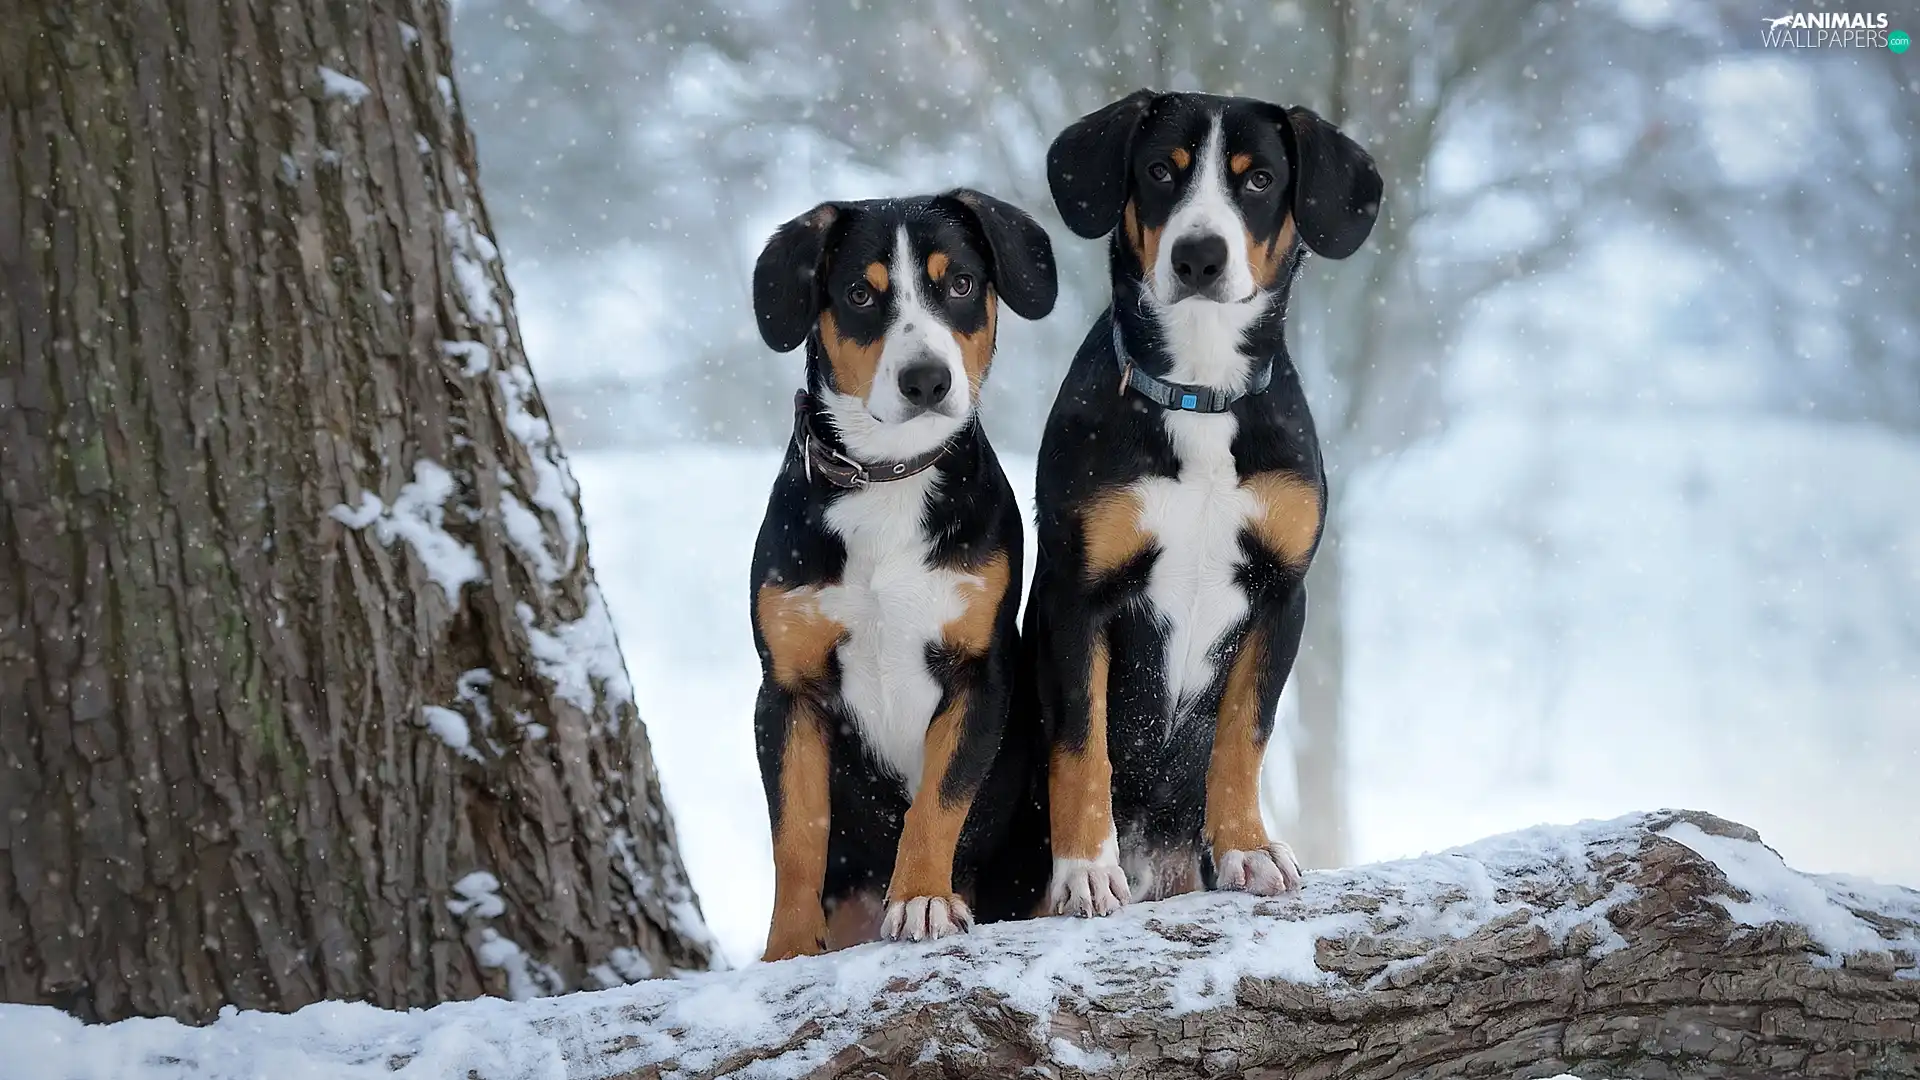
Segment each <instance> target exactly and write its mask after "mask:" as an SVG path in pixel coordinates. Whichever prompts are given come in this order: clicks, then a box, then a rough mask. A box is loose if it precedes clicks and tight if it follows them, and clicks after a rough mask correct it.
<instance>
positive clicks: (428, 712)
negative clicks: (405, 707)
mask: <svg viewBox="0 0 1920 1080" xmlns="http://www.w3.org/2000/svg"><path fill="white" fill-rule="evenodd" d="M420 719H421V720H422V721H423V722H425V723H426V725H427V730H429V731H431V732H433V733H434V734H435V735H438V736H439V737H440V741H441V742H443V743H446V744H447V745H448V746H449V747H451V748H453V750H454V751H455V752H457V753H458V754H459V755H460V756H461V757H464V758H468V759H470V760H473V761H479V760H480V755H479V753H478V752H476V751H475V750H474V748H473V733H472V732H471V731H469V730H468V729H467V718H466V717H464V716H461V715H460V714H459V713H457V712H454V711H453V710H452V709H449V708H445V707H443V706H440V705H427V706H424V707H422V708H421V710H420Z"/></svg>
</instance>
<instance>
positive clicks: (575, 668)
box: [514, 585, 633, 716]
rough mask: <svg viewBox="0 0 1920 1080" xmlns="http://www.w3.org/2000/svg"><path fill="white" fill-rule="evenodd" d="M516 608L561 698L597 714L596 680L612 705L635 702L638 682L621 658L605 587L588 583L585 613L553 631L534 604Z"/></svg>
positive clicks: (535, 654)
mask: <svg viewBox="0 0 1920 1080" xmlns="http://www.w3.org/2000/svg"><path fill="white" fill-rule="evenodd" d="M514 610H515V611H516V612H517V613H518V614H519V616H520V623H521V625H522V626H524V627H526V630H527V640H528V642H529V643H530V645H531V647H532V649H533V659H534V663H535V664H536V665H538V667H539V669H540V674H541V675H543V676H545V677H546V679H547V681H548V682H550V683H552V684H553V693H554V696H555V697H558V698H561V699H563V700H565V701H567V702H570V703H571V704H572V705H573V706H574V707H575V708H577V709H579V710H580V711H581V712H583V713H586V714H587V715H589V716H592V715H593V713H594V704H595V701H594V686H595V685H596V684H597V685H599V687H600V688H601V691H602V692H603V693H605V694H606V696H607V702H608V704H609V705H618V704H627V703H631V702H632V701H633V686H632V685H631V684H630V683H628V682H627V668H626V664H625V663H624V662H623V661H622V660H621V659H620V646H619V643H618V642H617V641H615V640H614V636H613V619H612V617H611V616H609V615H608V614H607V602H606V600H605V598H603V597H602V596H601V595H600V588H599V586H597V585H589V586H587V610H586V613H585V614H583V615H581V616H580V618H578V619H575V620H574V621H572V622H565V623H561V624H560V625H559V626H558V627H556V628H555V629H554V630H553V632H551V633H549V632H547V631H545V630H542V629H541V628H540V623H539V620H538V618H536V617H535V616H534V613H533V608H531V607H529V606H528V605H527V604H525V603H520V604H516V605H514Z"/></svg>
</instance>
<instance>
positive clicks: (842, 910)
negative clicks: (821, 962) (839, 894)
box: [827, 889, 887, 952]
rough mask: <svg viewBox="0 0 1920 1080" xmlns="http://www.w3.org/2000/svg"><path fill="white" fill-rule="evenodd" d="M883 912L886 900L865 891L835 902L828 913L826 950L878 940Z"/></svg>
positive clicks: (885, 907) (836, 949)
mask: <svg viewBox="0 0 1920 1080" xmlns="http://www.w3.org/2000/svg"><path fill="white" fill-rule="evenodd" d="M886 911H887V903H886V901H885V900H883V899H881V897H880V895H879V894H878V893H874V892H872V891H869V890H866V889H862V890H860V891H859V892H856V893H854V894H852V895H851V896H846V897H843V898H841V899H840V900H838V901H837V902H835V903H834V905H833V910H832V911H830V912H828V913H827V951H828V952H835V951H838V950H840V949H847V948H851V947H853V946H855V945H865V944H866V943H867V942H869V941H878V940H880V917H881V916H882V915H885V914H886Z"/></svg>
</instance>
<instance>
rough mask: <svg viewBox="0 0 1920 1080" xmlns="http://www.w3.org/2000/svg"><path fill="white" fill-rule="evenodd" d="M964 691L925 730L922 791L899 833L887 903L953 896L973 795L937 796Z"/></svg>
mask: <svg viewBox="0 0 1920 1080" xmlns="http://www.w3.org/2000/svg"><path fill="white" fill-rule="evenodd" d="M969 700H971V696H970V695H969V694H967V693H966V692H965V691H962V692H960V693H957V694H955V695H954V696H953V700H952V701H950V702H948V703H947V707H946V709H944V710H942V712H941V713H940V715H939V716H936V717H934V718H933V723H932V724H929V725H928V726H927V742H926V749H925V750H924V751H923V754H922V757H921V766H920V790H919V791H917V792H915V793H914V796H913V805H912V806H909V807H908V808H907V818H906V821H905V822H904V823H903V824H902V826H901V829H900V849H899V853H898V854H897V855H896V856H895V857H894V861H893V881H892V883H891V884H889V885H888V886H887V900H888V901H889V902H893V901H899V900H911V899H913V898H914V897H916V896H935V897H940V898H941V899H946V898H948V897H951V896H953V895H954V892H953V852H954V848H955V847H957V846H958V845H959V843H960V828H961V826H963V825H965V824H966V823H967V811H968V810H969V809H971V808H972V806H973V796H972V794H968V795H966V796H964V797H962V798H959V799H953V800H948V799H947V798H945V797H944V796H943V795H942V793H941V788H942V786H943V782H944V781H945V780H946V778H947V769H948V767H949V766H950V765H951V764H952V762H953V754H954V750H955V749H956V748H957V747H958V746H959V745H960V730H961V728H962V726H963V725H964V724H965V723H966V718H967V702H968V701H969Z"/></svg>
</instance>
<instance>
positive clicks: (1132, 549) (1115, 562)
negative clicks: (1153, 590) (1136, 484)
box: [1080, 488, 1153, 581]
mask: <svg viewBox="0 0 1920 1080" xmlns="http://www.w3.org/2000/svg"><path fill="white" fill-rule="evenodd" d="M1140 511H1141V506H1140V496H1138V495H1136V494H1134V493H1133V492H1132V491H1130V490H1128V489H1126V488H1119V489H1116V490H1113V491H1109V492H1107V493H1106V494H1104V495H1100V496H1097V497H1095V498H1094V499H1092V500H1090V501H1089V502H1088V503H1087V506H1086V509H1084V510H1082V511H1080V531H1081V536H1082V538H1083V539H1084V540H1085V543H1086V575H1087V580H1089V581H1093V580H1096V579H1098V578H1099V577H1101V576H1102V575H1104V574H1109V573H1112V572H1113V571H1115V570H1118V569H1120V568H1121V567H1123V566H1125V565H1127V564H1128V563H1129V562H1132V561H1133V560H1134V558H1135V557H1136V556H1138V555H1139V554H1140V553H1141V552H1142V551H1144V550H1146V547H1147V544H1149V543H1150V542H1151V541H1152V539H1153V536H1152V534H1151V533H1148V532H1146V531H1145V530H1143V529H1142V528H1141V527H1140Z"/></svg>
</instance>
